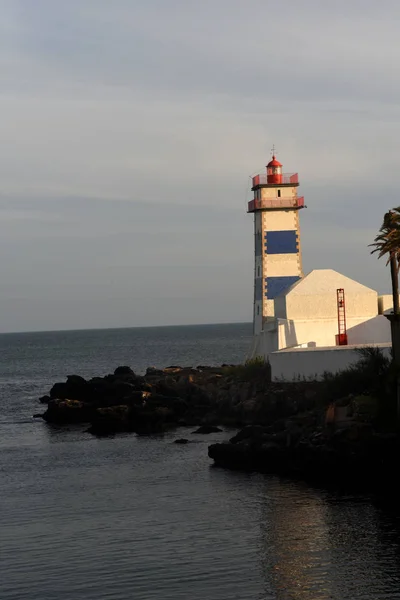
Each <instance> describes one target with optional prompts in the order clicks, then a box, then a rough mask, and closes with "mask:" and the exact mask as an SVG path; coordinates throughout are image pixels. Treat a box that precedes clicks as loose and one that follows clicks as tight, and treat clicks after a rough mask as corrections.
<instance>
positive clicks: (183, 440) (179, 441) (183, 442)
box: [174, 438, 189, 444]
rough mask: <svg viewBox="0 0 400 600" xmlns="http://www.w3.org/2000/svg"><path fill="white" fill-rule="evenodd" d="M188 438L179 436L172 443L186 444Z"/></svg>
mask: <svg viewBox="0 0 400 600" xmlns="http://www.w3.org/2000/svg"><path fill="white" fill-rule="evenodd" d="M188 443H189V440H187V439H186V438H179V439H178V440H174V444H188Z"/></svg>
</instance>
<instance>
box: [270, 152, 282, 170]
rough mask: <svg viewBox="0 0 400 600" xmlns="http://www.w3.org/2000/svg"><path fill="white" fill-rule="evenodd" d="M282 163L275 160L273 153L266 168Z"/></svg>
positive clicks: (278, 165)
mask: <svg viewBox="0 0 400 600" xmlns="http://www.w3.org/2000/svg"><path fill="white" fill-rule="evenodd" d="M281 166H282V163H280V162H279V160H276V156H275V155H274V156H273V157H272V160H271V161H270V162H269V163H268V164H267V169H268V167H281Z"/></svg>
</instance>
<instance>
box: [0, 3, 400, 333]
mask: <svg viewBox="0 0 400 600" xmlns="http://www.w3.org/2000/svg"><path fill="white" fill-rule="evenodd" d="M399 25H400V4H399V3H398V2H397V1H396V0H381V2H380V3H379V5H377V3H376V2H375V1H374V2H373V1H372V0H351V1H349V0H346V1H345V0H335V1H334V2H333V1H332V2H327V1H326V2H321V0H300V1H299V0H281V1H280V2H276V0H274V1H271V0H263V1H261V0H246V1H244V0H202V1H201V2H199V1H198V0H197V1H196V2H195V1H193V0H113V1H112V2H111V1H110V0H68V2H65V1H64V0H63V1H61V0H35V1H34V2H33V1H32V0H0V74H1V77H0V86H1V88H0V139H1V144H0V247H1V257H2V258H1V261H0V331H3V332H4V331H35V330H36V331H39V330H55V329H78V328H101V327H139V326H152V325H154V326H158V325H174V324H192V323H219V322H236V321H250V320H251V319H252V300H253V230H252V216H251V215H247V214H246V202H247V201H248V200H250V199H251V192H250V185H249V183H250V175H252V174H254V173H257V172H260V171H262V170H263V169H264V167H265V164H266V163H267V162H268V160H269V159H270V149H271V147H272V145H273V144H275V146H276V148H277V150H278V158H279V160H280V161H281V162H282V163H283V165H284V171H288V172H299V177H300V183H301V187H300V190H299V193H300V194H301V195H304V196H305V199H306V204H307V209H306V210H303V211H302V212H301V235H302V248H303V266H304V270H305V272H309V271H311V270H312V269H317V268H333V269H336V270H338V271H340V272H342V273H344V274H345V275H347V276H349V277H352V278H355V279H357V280H358V281H360V282H361V283H363V284H365V285H367V286H370V287H373V288H374V289H376V290H378V291H379V292H381V293H389V292H390V278H389V272H388V269H387V268H386V267H385V261H384V260H380V261H378V260H377V259H376V255H373V256H371V255H370V249H369V248H368V244H370V243H371V242H372V241H373V238H374V236H375V234H376V231H377V230H378V229H379V227H380V224H381V221H382V217H383V214H384V212H385V211H386V210H387V209H389V208H391V207H393V206H397V205H399V204H400V201H399V198H398V193H397V190H398V187H399V186H398V180H397V176H398V174H399V171H400V169H399V166H400V144H399V142H398V134H399V131H400V102H399V99H400V79H399V77H398V71H397V69H398V65H399V62H400V41H399V39H398V30H399Z"/></svg>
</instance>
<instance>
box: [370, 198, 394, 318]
mask: <svg viewBox="0 0 400 600" xmlns="http://www.w3.org/2000/svg"><path fill="white" fill-rule="evenodd" d="M370 246H373V247H374V250H372V252H371V254H373V253H374V252H379V255H378V258H381V257H382V256H387V263H386V264H389V263H390V275H391V279H392V294H393V315H395V316H398V315H399V316H400V304H399V266H400V206H398V207H397V208H393V210H389V211H388V212H387V213H386V214H385V216H384V217H383V223H382V226H381V228H380V230H379V233H378V235H377V236H376V238H375V241H374V243H373V244H370ZM395 320H397V319H395Z"/></svg>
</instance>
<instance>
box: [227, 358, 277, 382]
mask: <svg viewBox="0 0 400 600" xmlns="http://www.w3.org/2000/svg"><path fill="white" fill-rule="evenodd" d="M224 371H225V375H227V376H230V377H233V378H235V379H241V380H242V381H253V380H254V379H263V380H266V381H270V380H271V365H270V364H269V362H268V361H266V360H265V358H264V357H263V356H256V357H255V358H251V359H249V360H246V362H245V363H244V364H243V365H235V366H232V367H226V368H225V370H224Z"/></svg>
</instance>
